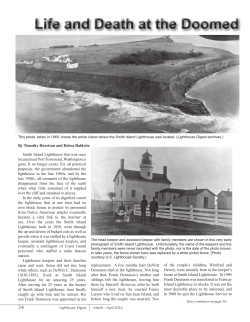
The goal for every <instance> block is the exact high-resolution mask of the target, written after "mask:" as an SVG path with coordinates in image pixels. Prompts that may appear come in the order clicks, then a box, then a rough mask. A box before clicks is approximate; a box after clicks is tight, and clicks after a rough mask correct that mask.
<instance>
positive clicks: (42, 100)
mask: <svg viewBox="0 0 250 322" xmlns="http://www.w3.org/2000/svg"><path fill="white" fill-rule="evenodd" d="M176 37H177V38H178V36H174V37H172V38H175V39H174V41H180V42H182V41H183V40H182V38H181V36H179V38H178V39H176ZM199 38H200V37H199ZM199 38H198V39H197V36H196V38H195V39H194V41H193V43H194V44H195V45H204V39H203V38H200V39H199ZM185 39H186V38H185ZM190 42H191V41H190ZM200 42H202V43H200ZM205 42H206V40H205ZM208 42H210V41H208ZM213 43H215V42H213ZM222 43H223V44H222V45H221V46H222V47H223V46H224V47H225V46H226V47H227V48H224V47H223V49H226V50H231V51H232V52H233V51H234V52H235V50H236V49H235V48H236V47H237V46H236V44H231V47H232V49H230V48H229V47H230V45H229V44H224V43H225V42H222ZM227 43H229V42H227ZM209 46H211V47H212V45H211V44H209ZM216 46H219V44H217V45H216ZM235 53H236V52H235ZM187 95H188V96H190V97H194V98H199V99H201V100H203V101H204V102H205V104H206V106H207V108H208V109H209V110H210V112H211V115H210V116H191V115H187V114H184V113H182V112H181V111H179V110H178V109H176V108H173V107H171V106H162V105H158V104H147V103H143V102H130V101H126V100H121V99H115V98H107V97H103V96H101V95H99V94H93V93H85V92H75V91H65V92H64V93H62V91H61V90H60V89H53V88H45V87H41V86H37V85H29V84H19V83H17V84H16V131H17V132H18V133H157V132H165V133H179V132H183V133H185V132H189V133H222V132H236V131H237V125H238V116H239V67H238V66H236V67H232V68H229V69H226V70H223V71H221V72H219V73H216V74H213V75H211V76H209V77H207V78H204V79H202V80H201V81H199V82H198V83H196V84H195V85H194V86H193V88H192V89H191V90H190V91H189V92H188V93H187Z"/></svg>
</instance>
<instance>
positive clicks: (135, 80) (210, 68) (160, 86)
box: [16, 36, 239, 115]
mask: <svg viewBox="0 0 250 322" xmlns="http://www.w3.org/2000/svg"><path fill="white" fill-rule="evenodd" d="M65 46H67V45H63V46H52V47H50V48H41V49H37V50H17V52H16V61H17V62H18V61H22V60H25V59H27V58H30V59H32V60H33V61H34V63H33V64H32V65H23V64H22V65H20V64H17V65H16V80H17V82H20V83H28V84H34V85H40V86H44V87H51V88H61V89H63V90H75V91H84V92H92V93H98V94H102V95H104V96H109V97H115V98H121V99H127V100H131V101H143V102H152V103H158V104H161V105H163V106H164V105H165V106H170V105H171V106H173V107H176V108H178V109H180V110H181V111H182V112H184V113H186V114H191V115H209V114H210V113H209V111H208V109H207V108H206V106H205V105H204V103H203V102H202V101H200V100H198V99H192V98H187V97H186V96H185V93H186V92H187V91H188V90H189V89H190V87H192V86H193V84H194V83H196V82H197V81H198V80H200V79H202V78H204V77H207V76H209V75H211V74H213V73H215V72H218V71H221V70H223V69H226V68H229V67H232V66H236V65H238V64H239V56H238V55H235V54H232V53H231V52H228V51H225V50H222V49H218V48H210V47H198V46H194V45H192V44H188V43H185V44H184V43H175V42H174V41H173V40H172V39H171V38H169V37H168V36H164V37H161V38H157V39H151V40H145V41H144V40H143V41H135V42H127V43H117V44H109V45H106V44H105V45H98V46H82V47H72V46H67V47H65ZM146 50H154V51H166V52H172V53H189V52H200V53H201V55H199V56H196V57H190V58H187V59H179V60H174V59H173V60H165V61H162V62H160V63H157V64H153V65H145V64H110V63H109V61H110V60H112V59H114V58H116V57H118V56H120V55H122V54H127V55H131V54H135V53H137V52H138V51H146ZM62 54H69V56H70V58H71V59H72V60H75V61H76V62H78V66H79V67H78V68H75V69H67V68H66V64H63V63H54V62H47V61H45V60H44V59H42V57H44V56H46V55H47V56H52V55H62ZM180 57H181V55H180Z"/></svg>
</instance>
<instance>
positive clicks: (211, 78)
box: [16, 35, 239, 133]
mask: <svg viewBox="0 0 250 322" xmlns="http://www.w3.org/2000/svg"><path fill="white" fill-rule="evenodd" d="M238 118H239V36H230V35H225V36H223V35H220V36H216V35H214V36H188V35H185V36H178V35H175V36H172V35H170V36H169V35H164V36H160V37H159V36H150V35H138V36H125V35H123V36H116V35H115V36H114V35H109V36H107V35H104V36H96V35H95V36H59V35H53V36H49V35H46V36H45V35H44V36H43V35H33V36H28V35H27V36H25V35H20V36H16V132H17V133H235V132H237V131H238Z"/></svg>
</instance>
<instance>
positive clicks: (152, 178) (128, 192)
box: [113, 151, 171, 203]
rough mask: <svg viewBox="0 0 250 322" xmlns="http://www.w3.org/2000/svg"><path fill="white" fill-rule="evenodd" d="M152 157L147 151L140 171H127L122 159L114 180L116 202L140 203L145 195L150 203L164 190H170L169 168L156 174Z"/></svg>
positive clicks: (142, 159) (164, 168) (142, 158)
mask: <svg viewBox="0 0 250 322" xmlns="http://www.w3.org/2000/svg"><path fill="white" fill-rule="evenodd" d="M153 169H154V166H153V161H152V155H151V154H149V153H148V151H146V152H145V153H144V154H143V155H142V157H141V161H140V170H139V171H135V170H127V169H125V167H124V159H121V164H120V169H119V170H118V171H117V173H116V176H115V178H114V180H113V181H114V192H115V194H116V196H115V199H114V201H116V202H118V201H119V202H121V201H123V202H132V203H140V202H141V200H142V197H143V195H146V198H147V200H148V202H149V201H151V200H152V198H153V197H154V196H156V195H157V194H158V192H159V191H160V190H162V189H164V188H169V187H170V185H171V182H170V181H169V179H168V178H167V167H166V166H164V167H163V171H162V173H154V172H153Z"/></svg>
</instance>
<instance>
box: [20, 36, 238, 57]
mask: <svg viewBox="0 0 250 322" xmlns="http://www.w3.org/2000/svg"><path fill="white" fill-rule="evenodd" d="M162 36H163V35H154V36H150V35H137V36H134V35H132V36H130V35H123V36H114V35H111V36H107V35H106V36H97V35H93V36H92V35H91V36H90V35H89V36H86V35H85V36H75V35H72V36H55V35H52V36H48V35H46V36H43V35H34V36H31V35H29V36H16V49H31V48H48V47H51V46H58V45H73V46H79V45H85V46H88V45H94V44H97V45H102V44H113V43H121V42H130V41H139V40H147V39H155V38H160V37H162ZM170 38H171V39H173V40H174V41H175V42H183V43H191V44H193V45H196V46H205V47H216V48H221V49H225V50H228V51H231V52H232V53H234V54H237V55H238V54H239V41H215V40H209V39H205V38H202V37H199V36H189V35H184V36H180V35H171V36H170Z"/></svg>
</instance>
